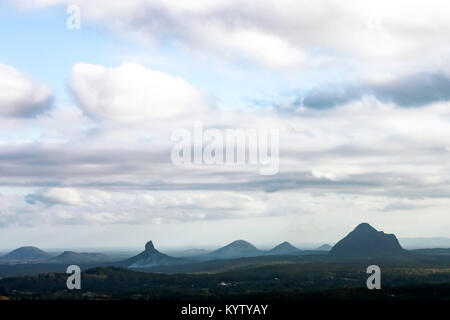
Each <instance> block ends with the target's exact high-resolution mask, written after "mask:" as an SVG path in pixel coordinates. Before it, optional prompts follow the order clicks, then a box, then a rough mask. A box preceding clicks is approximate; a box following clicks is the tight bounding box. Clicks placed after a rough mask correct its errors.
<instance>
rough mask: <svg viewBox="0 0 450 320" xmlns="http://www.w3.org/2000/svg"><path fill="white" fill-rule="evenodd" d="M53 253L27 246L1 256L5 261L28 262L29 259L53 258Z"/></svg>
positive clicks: (34, 260) (42, 259)
mask: <svg viewBox="0 0 450 320" xmlns="http://www.w3.org/2000/svg"><path fill="white" fill-rule="evenodd" d="M51 257H52V255H51V254H49V253H47V252H45V251H44V250H41V249H39V248H36V247H32V246H27V247H20V248H17V249H15V250H13V251H11V252H10V253H8V254H6V255H5V256H3V257H1V260H3V261H18V262H27V261H33V262H36V261H44V260H47V259H49V258H51Z"/></svg>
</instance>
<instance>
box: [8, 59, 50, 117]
mask: <svg viewBox="0 0 450 320" xmlns="http://www.w3.org/2000/svg"><path fill="white" fill-rule="evenodd" d="M52 100H53V97H52V90H51V89H50V87H49V86H47V85H45V84H41V83H39V82H37V81H36V80H34V79H32V78H31V77H30V76H28V75H27V74H25V73H23V72H21V71H18V70H17V69H15V68H14V67H11V66H7V65H5V64H2V63H0V116H4V117H31V116H34V115H36V114H38V113H40V112H42V111H44V110H46V109H48V108H49V107H51V104H52Z"/></svg>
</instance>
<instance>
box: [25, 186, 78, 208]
mask: <svg viewBox="0 0 450 320" xmlns="http://www.w3.org/2000/svg"><path fill="white" fill-rule="evenodd" d="M26 200H27V202H28V203H30V204H36V203H37V202H41V203H43V204H45V205H54V204H67V205H77V204H81V202H82V200H81V196H80V194H79V193H78V192H77V190H75V189H73V188H51V189H48V190H44V191H42V192H40V193H32V194H29V195H27V197H26Z"/></svg>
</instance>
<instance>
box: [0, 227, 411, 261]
mask: <svg viewBox="0 0 450 320" xmlns="http://www.w3.org/2000/svg"><path fill="white" fill-rule="evenodd" d="M196 252H198V253H199V255H197V256H195V255H190V256H185V257H183V258H176V257H172V256H169V255H167V254H164V253H161V252H159V251H158V250H156V249H155V247H154V245H153V242H152V241H149V242H147V243H146V245H145V250H144V251H142V252H141V253H139V254H137V255H136V256H133V257H131V258H128V259H125V260H121V261H118V262H114V261H113V260H112V258H111V257H110V256H107V255H104V254H101V253H77V252H73V251H64V252H63V253H61V254H60V255H58V256H52V255H51V254H49V253H47V252H45V251H43V250H41V249H39V248H36V247H21V248H18V249H16V250H13V251H11V252H10V253H8V254H6V255H5V256H3V257H1V258H0V261H2V262H6V263H42V262H45V263H52V264H77V263H78V264H92V263H106V262H108V263H111V264H112V265H117V266H123V267H127V268H132V269H136V268H152V267H156V266H170V265H179V264H186V263H196V262H201V261H212V260H230V259H239V258H251V257H261V256H276V255H279V256H283V255H285V256H303V255H318V254H321V255H329V256H330V257H339V258H352V257H395V256H400V255H403V254H405V253H406V252H407V251H406V250H404V249H403V248H402V247H401V245H400V243H399V241H398V240H397V238H396V237H395V235H393V234H386V233H384V232H382V231H377V230H376V229H375V228H373V227H372V226H370V225H369V224H368V223H361V224H359V225H358V226H357V227H356V228H355V229H354V230H353V231H351V232H350V233H349V234H348V235H347V236H345V237H344V238H343V239H342V240H340V241H339V242H337V243H336V244H335V245H334V246H333V247H331V246H329V245H327V244H324V245H322V246H320V247H319V248H317V249H316V250H300V249H298V248H296V247H294V246H293V245H292V244H290V243H289V242H286V241H285V242H282V243H280V244H279V245H277V246H275V247H274V248H272V249H270V250H268V251H265V250H260V249H258V248H256V247H255V246H254V245H252V244H251V243H250V242H248V241H245V240H236V241H233V242H231V243H229V244H227V245H225V246H223V247H221V248H219V249H217V250H215V251H213V252H210V253H206V254H205V253H204V251H201V250H197V251H196Z"/></svg>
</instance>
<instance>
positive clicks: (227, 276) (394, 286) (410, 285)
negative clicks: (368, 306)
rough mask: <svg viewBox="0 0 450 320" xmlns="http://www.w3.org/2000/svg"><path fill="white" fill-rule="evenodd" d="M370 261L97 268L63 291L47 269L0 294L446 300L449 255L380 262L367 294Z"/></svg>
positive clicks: (8, 284)
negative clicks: (198, 270)
mask: <svg viewBox="0 0 450 320" xmlns="http://www.w3.org/2000/svg"><path fill="white" fill-rule="evenodd" d="M444 259H447V258H444ZM368 262H369V263H370V261H359V262H358V261H347V262H345V263H343V262H338V261H334V262H333V261H327V262H324V261H322V262H319V261H310V262H305V261H303V262H299V261H297V262H292V263H286V264H277V265H260V266H257V265H256V266H253V267H250V266H247V267H245V268H237V269H235V270H233V271H228V272H222V273H215V274H172V275H168V274H159V273H144V272H136V271H132V270H128V269H123V268H118V267H101V268H93V269H89V270H87V271H86V272H84V273H83V274H82V290H79V291H77V290H75V291H68V290H67V289H66V279H67V275H66V274H61V273H47V274H41V275H37V276H27V277H22V278H9V279H3V280H0V296H5V297H8V298H10V299H98V298H100V299H118V298H120V299H246V298H270V299H326V298H333V299H334V298H339V299H347V298H348V299H355V298H361V299H378V298H380V299H385V298H389V299H407V298H411V297H413V298H418V299H429V298H430V297H434V298H436V299H448V298H450V268H449V267H448V266H449V263H448V259H447V260H445V261H440V262H438V263H431V262H430V261H428V262H427V261H418V262H411V261H410V262H400V261H394V262H389V261H384V262H380V263H379V264H380V267H381V269H382V290H380V291H370V292H369V290H368V289H366V288H365V283H366V279H367V277H368V275H367V274H366V267H367V263H368ZM418 288H420V289H418Z"/></svg>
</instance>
